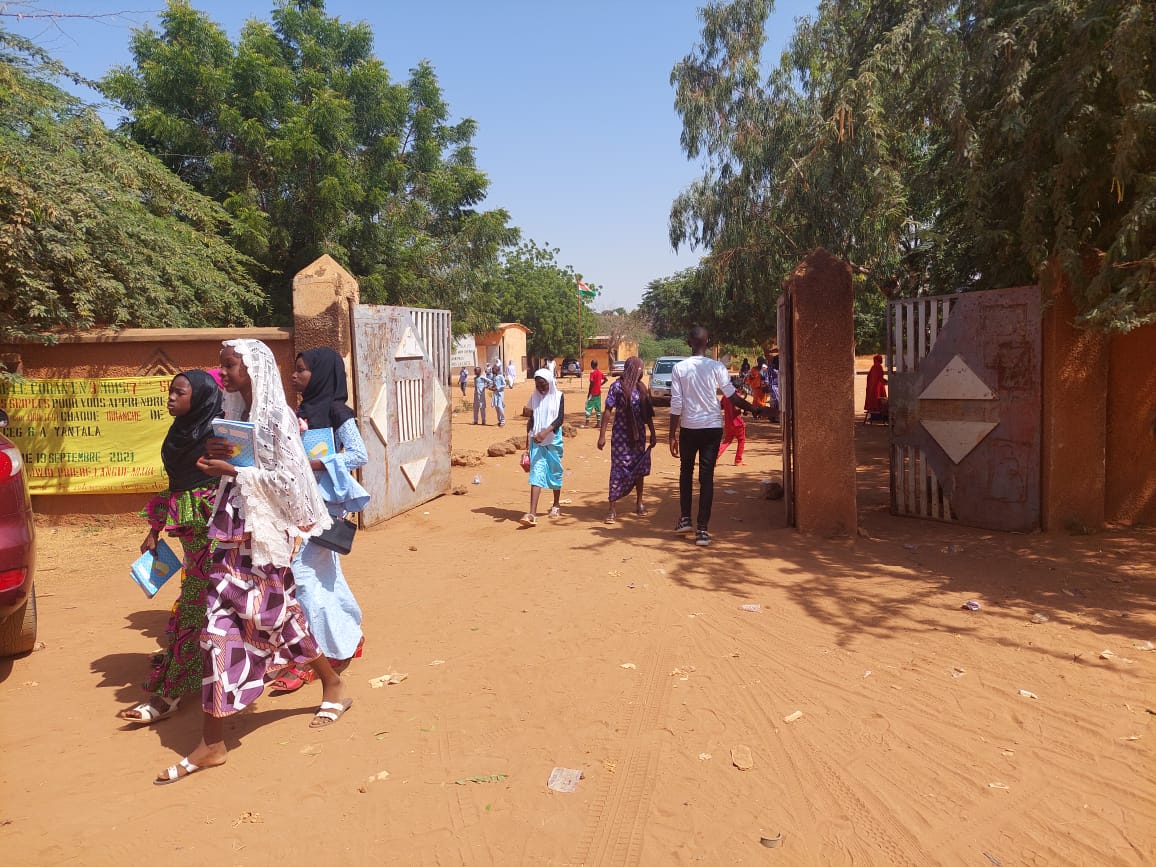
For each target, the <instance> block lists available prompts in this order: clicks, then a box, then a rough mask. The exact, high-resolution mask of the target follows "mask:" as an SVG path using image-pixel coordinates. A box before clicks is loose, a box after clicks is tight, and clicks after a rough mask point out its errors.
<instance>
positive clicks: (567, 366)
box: [558, 358, 582, 379]
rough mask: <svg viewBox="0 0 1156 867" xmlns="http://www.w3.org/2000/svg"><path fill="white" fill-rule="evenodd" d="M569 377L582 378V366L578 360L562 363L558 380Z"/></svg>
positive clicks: (572, 359) (570, 359) (568, 359)
mask: <svg viewBox="0 0 1156 867" xmlns="http://www.w3.org/2000/svg"><path fill="white" fill-rule="evenodd" d="M567 376H576V377H578V378H579V379H581V378H582V365H581V364H579V363H578V359H577V358H567V359H565V360H564V361H563V362H562V366H561V367H560V368H558V378H559V379H564V378H565V377H567Z"/></svg>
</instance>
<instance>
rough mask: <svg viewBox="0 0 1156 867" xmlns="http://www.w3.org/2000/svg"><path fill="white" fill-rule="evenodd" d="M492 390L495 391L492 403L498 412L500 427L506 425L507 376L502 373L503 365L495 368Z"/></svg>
mask: <svg viewBox="0 0 1156 867" xmlns="http://www.w3.org/2000/svg"><path fill="white" fill-rule="evenodd" d="M490 390H491V391H492V392H493V393H494V394H493V397H492V403H493V405H494V412H496V413H497V414H498V427H505V426H506V377H505V376H504V375H503V374H502V365H501V364H498V365H497V366H496V367H495V368H494V375H493V377H492V384H491V385H490Z"/></svg>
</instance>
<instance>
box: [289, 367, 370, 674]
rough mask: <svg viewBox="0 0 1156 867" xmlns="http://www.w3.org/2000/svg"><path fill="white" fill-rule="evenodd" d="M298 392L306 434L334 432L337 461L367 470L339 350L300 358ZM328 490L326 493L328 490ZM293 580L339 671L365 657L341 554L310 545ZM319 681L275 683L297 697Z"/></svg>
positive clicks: (320, 468)
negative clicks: (304, 687) (324, 429)
mask: <svg viewBox="0 0 1156 867" xmlns="http://www.w3.org/2000/svg"><path fill="white" fill-rule="evenodd" d="M293 388H295V389H296V390H297V391H299V392H300V393H301V403H300V405H299V406H298V407H297V417H298V418H299V419H300V420H301V427H302V430H316V429H317V428H332V429H333V442H334V445H335V446H336V449H337V454H336V455H334V456H333V458H332V459H333V460H336V461H337V462H338V463H339V464H341V465H342V466H344V468H345V469H346V470H355V469H357V468H358V467H361V466H364V465H365V462H366V461H367V460H368V459H369V457H368V455H367V453H366V451H365V441H364V440H363V439H362V438H361V431H360V430H358V427H357V419H356V417H355V414H354V412H353V410H352V409H350V407H349V405H348V404H347V403H346V401H347V400H348V399H349V390H348V388H347V387H346V384H345V362H344V361H342V360H341V356H340V355H338V354H337V352H336V350H333V349H330V348H328V347H322V348H321V349H308V350H306V351H305V352H302V353H299V354H298V355H297V361H296V362H295V364H294V367H293ZM309 464H310V466H311V467H312V468H313V470H314V472H315V474H317V475H318V478H319V481H320V479H321V476H322V474H323V473H325V472H326V470H325V464H324V462H323V461H321V460H320V459H318V458H311V460H310V462H309ZM322 490H323V492H324V486H323V488H322ZM328 505H329V512H330V514H331V515H332V516H334V517H335V518H337V517H340V515H341V512H342V505H341V504H338V503H328ZM293 580H294V582H295V584H296V588H297V601H298V602H299V603H300V605H301V608H302V610H303V611H304V612H305V619H306V620H307V621H308V623H309V631H310V632H312V633H313V637H314V638H316V639H317V644H318V645H319V646H320V647H321V652H322V653H324V654H325V655H326V656H327V657H328V658H329V660H330V662H332V663H333V664H334V666H335V667H336V668H340V667H341V666H342V665H344V664H345V663H346V662H348V661H349V660H350V659H352V658H354V657H356V656H360V655H361V646H362V644H363V643H364V640H365V636H364V634H363V633H362V631H361V607H360V606H359V605H358V604H357V600H356V599H355V598H354V596H353V591H352V590H350V589H349V583H348V582H347V581H346V580H345V575H344V573H342V571H341V559H340V557H339V556H338V554H337V552H335V551H330V550H329V549H328V548H324V547H322V546H320V545H318V544H317V543H316V542H315V541H314V540H313V539H306V540H305V543H304V544H303V545H302V546H301V550H300V551H298V552H297V556H296V557H294V558H293ZM313 677H314V674H313V670H312V669H309V668H301V667H299V666H291V667H290V668H288V669H287V670H285V671H284V672H282V673H281V675H280V676H279V677H278V678H277V679H276V680H275V681H273V683H272V687H273V689H278V690H282V691H285V692H292V691H293V690H296V689H300V688H301V687H302V686H304V685H305V684H306V683H309V682H310V681H311V680H313Z"/></svg>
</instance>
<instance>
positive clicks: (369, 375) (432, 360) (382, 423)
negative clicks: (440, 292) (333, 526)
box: [352, 304, 451, 526]
mask: <svg viewBox="0 0 1156 867" xmlns="http://www.w3.org/2000/svg"><path fill="white" fill-rule="evenodd" d="M352 320H353V328H352V332H353V369H354V385H355V395H356V403H357V417H358V422H359V423H360V426H361V433H362V436H363V438H364V439H365V447H366V451H367V452H368V454H369V461H368V463H367V464H366V465H365V467H364V468H363V469H362V473H361V476H362V484H363V485H364V486H365V488H366V490H368V491H369V493H370V494H371V495H372V498H373V499H372V500H371V501H370V503H369V505H368V506H366V508H365V510H364V511H363V512H362V513H361V521H362V524H363V525H364V526H372V525H373V524H377V523H380V522H381V521H384V520H386V519H388V518H391V517H393V516H394V515H398V514H400V513H402V512H405V511H407V510H409V509H412V508H414V507H415V506H418V505H421V504H422V503H424V502H427V501H429V500H431V499H433V498H434V497H438V496H441V495H442V494H444V493H446V492H447V491H449V489H450V412H449V407H450V403H449V394H448V385H447V383H448V382H449V360H450V343H451V328H450V325H451V323H450V313H449V311H448V310H426V309H419V308H409V307H386V306H380V305H369V304H356V305H354V306H353V308H352Z"/></svg>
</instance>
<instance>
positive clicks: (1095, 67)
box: [671, 0, 1156, 337]
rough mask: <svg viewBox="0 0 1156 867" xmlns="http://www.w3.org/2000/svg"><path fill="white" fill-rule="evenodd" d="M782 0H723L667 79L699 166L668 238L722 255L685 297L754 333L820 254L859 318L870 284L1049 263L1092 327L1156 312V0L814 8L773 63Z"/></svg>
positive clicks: (982, 274) (941, 286)
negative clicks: (852, 284)
mask: <svg viewBox="0 0 1156 867" xmlns="http://www.w3.org/2000/svg"><path fill="white" fill-rule="evenodd" d="M772 10H773V2H771V0H731V2H720V3H713V4H710V5H709V6H707V7H706V8H705V9H704V10H703V12H702V16H703V39H702V42H701V43H700V44H699V45H698V46H697V48H696V50H695V51H694V52H692V53H691V54H690V55H688V56H687V57H686V58H685V59H684V60H683V61H682V62H680V63H679V64H678V65H676V67H675V69H674V72H673V73H672V83H673V84H674V85H675V88H676V106H677V108H678V110H679V112H680V113H681V114H682V117H683V127H684V129H683V137H682V142H683V147H684V149H685V150H686V152H687V154H688V156H689V157H691V158H695V159H701V160H703V162H704V169H705V174H704V176H703V177H702V178H701V179H700V180H699V181H697V182H695V183H694V184H693V185H692V186H691V187H690V188H688V189H687V190H686V191H685V192H684V193H683V194H682V195H680V196H679V198H678V199H677V200H676V201H675V203H674V205H673V207H672V211H671V239H672V241H673V242H674V243H675V244H676V246H677V245H682V244H690V245H692V246H703V247H705V248H707V249H709V250H710V254H709V255H708V256H707V257H706V258H705V260H704V262H703V269H702V270H703V272H705V273H704V275H703V276H704V278H705V279H704V280H702V281H701V282H700V283H699V284H698V285H697V287H696V286H695V285H694V284H691V285H690V287H689V289H690V295H689V301H690V306H691V309H695V310H696V311H697V310H700V309H701V310H703V311H704V312H705V313H706V314H708V315H715V316H718V317H720V322H723V323H729V324H730V325H731V326H733V327H734V328H735V329H736V330H741V329H742V328H743V327H744V325H746V326H748V327H750V328H751V329H752V330H753V331H754V332H756V333H755V334H752V336H755V337H758V334H757V332H759V331H768V330H770V329H771V328H772V326H773V321H772V316H773V303H768V302H770V301H773V299H774V297H775V296H776V295H777V294H778V291H779V286H780V284H781V281H782V279H783V278H784V277H785V276H786V275H787V274H788V273H789V272H790V270H791V269H792V268H793V267H794V266H795V265H796V264H797V263H798V262H799V261H800V260H801V259H802V258H803V257H804V256H805V255H806V254H807V253H808V252H809V251H810V250H811V249H813V248H814V247H816V246H823V247H826V248H827V249H829V250H831V251H832V252H833V253H835V254H836V255H838V256H840V257H842V258H844V259H846V260H847V261H848V262H850V263H851V265H852V268H853V269H854V272H855V274H856V278H857V281H858V282H857V296H858V297H857V305H856V310H857V315H860V316H874V315H875V314H874V313H873V312H872V311H875V310H878V309H879V308H880V307H881V299H880V298H878V297H875V296H873V295H872V293H873V292H875V291H880V290H882V291H884V292H886V293H887V294H888V295H896V294H898V295H913V294H919V293H925V292H930V293H942V292H950V291H956V290H959V289H968V288H992V287H994V286H1000V285H1010V284H1015V283H1021V282H1028V281H1031V280H1034V279H1036V278H1037V277H1038V275H1039V273H1040V271H1041V269H1042V268H1043V267H1044V266H1045V264H1046V263H1047V262H1048V261H1049V260H1052V259H1057V260H1058V261H1059V262H1060V263H1061V265H1062V266H1063V267H1064V269H1065V271H1066V272H1067V274H1068V276H1069V277H1070V278H1071V280H1072V282H1073V285H1074V287H1075V295H1076V298H1077V301H1078V303H1079V306H1080V309H1081V310H1082V312H1083V314H1084V321H1085V322H1086V323H1087V324H1091V325H1097V326H1100V327H1105V328H1118V329H1127V328H1131V327H1134V326H1135V325H1137V324H1140V323H1142V322H1146V321H1152V319H1153V318H1154V317H1156V280H1154V269H1156V255H1154V250H1156V180H1154V178H1156V171H1154V166H1156V104H1154V102H1153V91H1154V89H1156V88H1154V87H1153V81H1154V80H1153V77H1152V75H1153V73H1152V70H1153V51H1154V48H1153V46H1154V45H1156V17H1154V16H1153V15H1152V13H1151V5H1150V4H1146V3H1145V2H1144V0H931V2H928V0H822V2H821V3H820V4H819V7H818V11H817V14H816V15H815V16H814V17H812V18H810V19H803V20H802V21H800V22H799V24H798V26H797V29H796V31H795V33H794V35H793V38H792V40H791V42H790V44H789V46H788V48H787V50H786V51H785V52H784V54H783V57H782V59H781V61H780V63H779V65H778V66H777V67H775V68H774V69H773V70H772V71H771V73H770V74H769V75H766V76H764V72H763V70H764V69H765V67H764V64H763V58H762V56H761V51H762V47H763V44H764V41H765V27H766V22H767V19H768V17H769V15H770V14H771V12H772ZM1098 252H1100V253H1102V255H1103V266H1102V267H1099V268H1096V267H1092V268H1089V267H1088V263H1089V261H1090V260H1091V259H1094V258H1095V256H1096V255H1097V254H1098ZM874 327H877V323H874V322H868V321H862V322H858V323H857V330H860V331H867V330H870V329H871V328H874ZM736 336H737V335H736Z"/></svg>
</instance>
